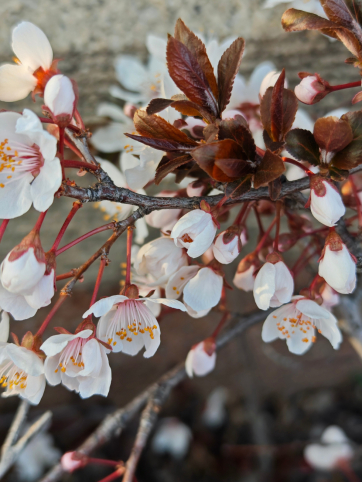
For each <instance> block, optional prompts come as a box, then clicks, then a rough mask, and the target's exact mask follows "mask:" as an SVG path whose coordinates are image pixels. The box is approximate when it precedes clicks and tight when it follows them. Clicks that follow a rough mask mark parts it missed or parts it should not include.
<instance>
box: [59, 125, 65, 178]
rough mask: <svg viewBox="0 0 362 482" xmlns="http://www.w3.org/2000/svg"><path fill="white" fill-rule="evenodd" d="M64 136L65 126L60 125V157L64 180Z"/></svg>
mask: <svg viewBox="0 0 362 482" xmlns="http://www.w3.org/2000/svg"><path fill="white" fill-rule="evenodd" d="M64 137H65V129H64V127H59V157H60V164H61V166H62V175H63V180H64V179H65V171H64V165H63V159H64Z"/></svg>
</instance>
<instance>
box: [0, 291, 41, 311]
mask: <svg viewBox="0 0 362 482" xmlns="http://www.w3.org/2000/svg"><path fill="white" fill-rule="evenodd" d="M0 307H1V308H2V309H3V310H5V311H8V312H9V313H10V314H11V315H12V316H13V317H14V318H15V320H26V319H28V318H32V317H33V316H34V315H35V313H36V312H37V310H36V308H32V307H31V306H30V305H29V304H28V303H27V301H26V299H25V298H24V296H23V295H20V294H16V293H11V292H10V291H8V290H6V289H5V288H4V287H3V286H2V284H1V283H0Z"/></svg>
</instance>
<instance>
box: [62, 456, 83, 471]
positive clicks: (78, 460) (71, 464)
mask: <svg viewBox="0 0 362 482" xmlns="http://www.w3.org/2000/svg"><path fill="white" fill-rule="evenodd" d="M60 464H61V466H62V469H63V470H65V471H66V472H74V471H75V470H77V469H80V468H82V467H84V465H85V457H84V456H82V455H81V454H78V453H77V452H66V453H65V454H64V455H63V456H62V458H61V459H60Z"/></svg>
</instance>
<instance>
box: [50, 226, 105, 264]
mask: <svg viewBox="0 0 362 482" xmlns="http://www.w3.org/2000/svg"><path fill="white" fill-rule="evenodd" d="M113 227H114V223H109V224H105V225H104V226H100V227H99V228H96V229H92V231H89V233H86V234H83V236H80V237H79V238H77V239H75V240H74V241H71V242H70V243H68V244H66V245H65V246H63V247H62V248H60V249H57V250H56V252H55V256H59V255H60V254H62V253H64V251H67V249H70V248H72V247H73V246H75V245H76V244H78V243H81V242H82V241H84V240H85V239H87V238H89V237H90V236H93V235H94V234H98V233H101V232H102V231H107V229H112V228H113Z"/></svg>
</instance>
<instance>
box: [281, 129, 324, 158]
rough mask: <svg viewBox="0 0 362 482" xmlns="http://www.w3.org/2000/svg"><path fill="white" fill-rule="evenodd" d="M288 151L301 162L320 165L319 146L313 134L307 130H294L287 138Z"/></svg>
mask: <svg viewBox="0 0 362 482" xmlns="http://www.w3.org/2000/svg"><path fill="white" fill-rule="evenodd" d="M285 141H286V145H285V147H286V149H287V151H288V152H289V153H290V154H291V155H292V156H293V157H295V158H296V159H299V160H300V161H308V162H309V163H310V164H313V165H314V166H318V164H319V146H318V144H317V143H316V141H315V139H314V136H313V134H312V133H311V132H310V131H307V130H306V129H292V130H291V131H289V132H288V134H287V135H286V137H285Z"/></svg>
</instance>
